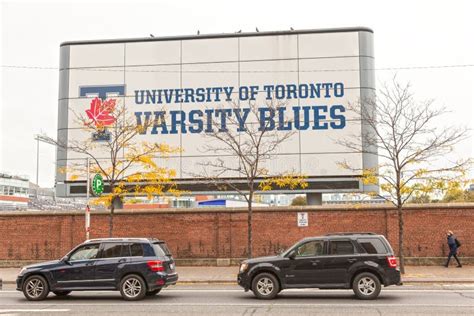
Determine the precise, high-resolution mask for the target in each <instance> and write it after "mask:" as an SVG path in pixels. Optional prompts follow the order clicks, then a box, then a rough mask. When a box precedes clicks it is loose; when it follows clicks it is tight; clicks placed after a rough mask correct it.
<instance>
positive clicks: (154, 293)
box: [146, 289, 161, 296]
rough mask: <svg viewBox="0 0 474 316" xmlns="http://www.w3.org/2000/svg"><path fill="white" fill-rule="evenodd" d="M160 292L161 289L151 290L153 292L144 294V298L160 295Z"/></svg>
mask: <svg viewBox="0 0 474 316" xmlns="http://www.w3.org/2000/svg"><path fill="white" fill-rule="evenodd" d="M160 291H161V289H156V290H153V291H149V292H146V296H153V295H156V294H158V293H160Z"/></svg>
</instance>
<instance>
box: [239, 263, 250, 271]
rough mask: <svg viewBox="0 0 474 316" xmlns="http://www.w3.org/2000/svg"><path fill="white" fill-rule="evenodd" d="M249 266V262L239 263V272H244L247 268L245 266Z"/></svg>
mask: <svg viewBox="0 0 474 316" xmlns="http://www.w3.org/2000/svg"><path fill="white" fill-rule="evenodd" d="M248 267H249V264H248V263H246V262H244V263H242V264H241V265H240V272H245V270H247V268H248Z"/></svg>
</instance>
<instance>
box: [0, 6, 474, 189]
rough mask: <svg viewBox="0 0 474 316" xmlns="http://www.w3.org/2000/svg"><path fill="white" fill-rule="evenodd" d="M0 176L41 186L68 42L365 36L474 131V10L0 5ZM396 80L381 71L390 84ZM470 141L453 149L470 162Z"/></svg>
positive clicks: (380, 62) (47, 175) (450, 119)
mask: <svg viewBox="0 0 474 316" xmlns="http://www.w3.org/2000/svg"><path fill="white" fill-rule="evenodd" d="M1 3H2V4H1V8H0V10H1V25H0V26H1V52H0V54H1V55H0V60H1V65H2V68H1V72H2V73H1V80H2V81H1V85H0V87H1V90H0V94H1V111H0V122H1V143H0V150H1V156H0V172H2V171H4V172H5V171H6V172H8V173H11V174H17V175H26V176H28V177H29V178H30V179H31V180H32V181H33V182H34V181H35V178H36V142H35V141H34V139H33V138H34V135H35V134H37V133H40V132H43V133H46V134H48V135H51V136H55V135H56V133H57V131H56V129H57V106H58V105H57V99H58V71H57V70H54V69H53V70H49V69H38V70H37V69H12V68H5V67H4V66H32V67H58V64H59V44H60V43H61V42H64V41H71V40H91V39H111V38H129V37H147V36H149V34H150V33H152V34H154V35H155V37H158V36H169V35H189V34H196V32H197V30H200V32H201V34H206V33H232V32H235V31H238V30H242V31H244V32H251V31H255V27H256V26H258V28H259V29H260V30H261V31H279V30H288V29H289V28H290V27H293V28H294V29H316V28H332V27H350V26H366V27H370V28H372V29H373V30H374V34H375V39H374V41H375V64H376V68H388V67H419V66H449V65H471V66H470V67H467V66H466V67H447V68H433V69H413V70H399V71H398V72H397V73H398V75H397V76H398V78H399V79H400V80H402V81H410V82H411V83H412V85H413V87H414V90H415V91H416V95H417V97H418V98H419V99H426V98H433V99H435V100H436V102H435V104H437V105H439V106H446V107H447V108H448V109H449V110H450V111H451V113H450V114H449V115H448V116H447V117H446V119H445V120H444V123H446V124H456V125H465V126H472V125H473V124H472V122H473V114H474V111H473V109H472V108H473V105H474V67H472V65H473V64H474V40H473V39H474V18H473V16H472V13H473V12H474V2H473V1H450V2H447V1H438V2H436V3H435V2H434V1H414V0H411V1H390V2H388V1H362V0H358V1H351V0H348V1H295V0H293V1H256V0H252V1H246V0H239V1H202V0H201V1H178V0H174V1H80V2H73V1H58V2H41V1H31V2H24V1H1ZM393 75H394V72H393V71H388V70H379V71H376V78H377V80H378V81H385V80H388V79H389V78H391V77H392V76H393ZM473 147H474V146H473V138H472V136H471V137H470V138H469V139H468V140H466V141H465V142H463V143H462V144H460V145H459V146H458V148H456V155H457V156H459V157H465V158H466V157H469V156H470V157H473V156H474V154H473ZM54 163H55V150H54V148H53V147H52V146H50V145H47V144H41V146H40V175H39V183H40V185H41V186H48V187H51V186H53V184H54Z"/></svg>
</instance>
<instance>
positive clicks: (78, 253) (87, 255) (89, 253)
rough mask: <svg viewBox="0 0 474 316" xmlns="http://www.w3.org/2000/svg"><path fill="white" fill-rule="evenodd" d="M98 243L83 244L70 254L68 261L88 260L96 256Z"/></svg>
mask: <svg viewBox="0 0 474 316" xmlns="http://www.w3.org/2000/svg"><path fill="white" fill-rule="evenodd" d="M98 252H99V245H98V244H95V245H85V246H82V247H80V248H78V249H76V250H75V251H74V252H73V253H72V254H71V255H70V256H69V261H77V260H88V259H95V258H97V253H98Z"/></svg>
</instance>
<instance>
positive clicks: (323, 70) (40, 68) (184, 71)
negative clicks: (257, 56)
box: [1, 64, 474, 73]
mask: <svg viewBox="0 0 474 316" xmlns="http://www.w3.org/2000/svg"><path fill="white" fill-rule="evenodd" d="M160 66H169V65H146V66H127V67H126V68H124V67H120V68H119V67H109V68H104V67H101V68H97V67H88V68H68V70H69V71H100V72H143V73H147V72H152V73H239V72H240V73H292V72H351V71H395V70H429V69H449V68H471V67H474V64H458V65H429V66H404V67H382V68H362V69H359V68H347V69H308V70H301V69H300V70H240V71H239V70H157V69H153V70H145V69H133V68H135V67H160ZM1 67H2V68H6V69H21V70H59V68H58V67H42V66H23V65H2V66H1Z"/></svg>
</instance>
